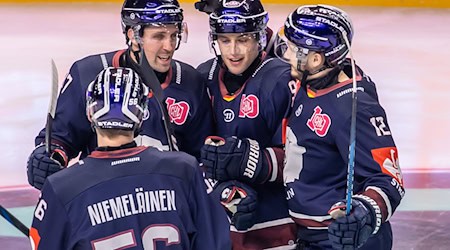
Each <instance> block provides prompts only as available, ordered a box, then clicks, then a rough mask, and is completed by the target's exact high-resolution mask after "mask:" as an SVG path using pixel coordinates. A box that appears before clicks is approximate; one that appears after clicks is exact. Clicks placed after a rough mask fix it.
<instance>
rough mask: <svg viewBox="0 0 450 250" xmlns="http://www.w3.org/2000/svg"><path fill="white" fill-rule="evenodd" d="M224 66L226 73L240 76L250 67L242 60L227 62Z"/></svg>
mask: <svg viewBox="0 0 450 250" xmlns="http://www.w3.org/2000/svg"><path fill="white" fill-rule="evenodd" d="M226 66H227V68H228V71H230V73H232V74H234V75H240V74H242V73H244V71H245V70H246V69H247V68H248V67H249V66H250V65H249V64H248V63H246V62H245V61H244V60H242V61H240V62H231V61H230V62H228V63H226Z"/></svg>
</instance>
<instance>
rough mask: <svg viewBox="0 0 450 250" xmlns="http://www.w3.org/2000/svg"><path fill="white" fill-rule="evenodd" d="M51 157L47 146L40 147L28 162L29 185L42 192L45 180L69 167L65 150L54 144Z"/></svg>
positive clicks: (41, 145)
mask: <svg viewBox="0 0 450 250" xmlns="http://www.w3.org/2000/svg"><path fill="white" fill-rule="evenodd" d="M51 150H52V154H51V156H49V155H48V153H47V152H46V151H45V144H40V145H38V146H37V147H36V148H35V149H34V150H33V152H32V153H31V155H30V157H29V158H28V162H27V175H28V183H30V185H32V186H34V187H35V188H37V189H39V190H41V188H42V186H43V185H44V182H45V179H47V177H48V176H50V175H51V174H54V173H56V172H58V171H59V170H61V169H63V168H64V167H66V166H67V163H68V158H67V154H66V152H65V151H64V149H63V148H62V147H60V146H58V145H55V144H52V146H51Z"/></svg>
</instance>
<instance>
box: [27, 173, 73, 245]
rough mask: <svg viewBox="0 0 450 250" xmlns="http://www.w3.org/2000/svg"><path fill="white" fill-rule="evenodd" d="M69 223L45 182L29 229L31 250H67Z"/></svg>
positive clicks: (49, 185)
mask: <svg viewBox="0 0 450 250" xmlns="http://www.w3.org/2000/svg"><path fill="white" fill-rule="evenodd" d="M70 233H71V231H70V223H69V220H68V216H67V214H66V210H65V209H64V206H63V205H62V204H61V202H60V200H59V199H58V197H57V196H56V195H55V193H54V191H53V188H52V186H51V184H50V183H49V182H48V181H47V182H46V183H45V184H44V187H43V189H42V193H41V197H40V199H39V202H38V204H37V206H36V209H35V210H34V217H33V222H32V225H31V228H30V241H31V245H32V249H36V250H40V249H45V250H60V249H68V248H69V247H68V245H67V242H69V240H70Z"/></svg>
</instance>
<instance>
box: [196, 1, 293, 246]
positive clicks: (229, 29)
mask: <svg viewBox="0 0 450 250" xmlns="http://www.w3.org/2000/svg"><path fill="white" fill-rule="evenodd" d="M220 4H221V5H220V6H219V7H218V8H216V9H215V11H214V12H213V13H211V14H210V17H209V20H210V29H211V31H210V41H211V48H212V49H213V50H214V52H215V53H216V55H217V57H216V58H213V59H211V60H208V61H207V62H205V63H203V64H201V65H200V66H199V67H198V70H199V72H201V73H202V75H203V77H204V78H205V80H206V81H207V83H208V84H207V85H208V89H209V92H210V94H211V98H212V103H213V112H214V117H215V121H216V126H217V135H218V136H219V137H221V138H217V137H216V138H210V139H208V140H207V141H208V143H207V144H206V145H205V146H204V147H203V148H202V154H201V161H202V163H203V166H204V168H205V172H206V176H207V177H209V178H212V179H215V180H218V181H219V184H216V186H215V188H214V191H213V193H218V194H220V197H221V198H222V203H223V204H224V206H225V207H227V208H228V209H229V210H230V212H231V213H232V214H230V215H232V216H231V222H232V226H231V237H232V241H233V249H234V250H239V249H266V248H276V249H292V248H293V244H294V243H295V238H296V234H295V232H296V229H295V224H294V223H293V221H292V220H291V219H290V218H289V214H288V209H287V203H286V198H285V191H284V187H283V184H282V179H281V178H277V170H278V168H279V167H281V166H282V163H283V158H284V152H283V150H282V145H283V143H282V123H283V118H285V115H286V114H287V113H288V110H289V109H290V104H291V101H292V96H293V94H292V90H294V88H293V87H294V86H295V82H294V81H291V76H290V72H289V65H288V64H286V63H283V62H282V61H281V60H279V59H278V58H269V57H267V55H266V53H265V52H264V51H263V48H265V45H266V41H267V40H266V32H265V28H266V25H267V21H268V15H267V12H266V11H265V10H264V8H263V6H262V5H261V3H260V1H259V0H240V1H226V0H225V1H221V2H220ZM216 47H218V49H217V48H216ZM219 52H220V55H218V54H219ZM290 87H291V88H292V89H291V88H290ZM223 138H224V139H223ZM256 167H258V171H259V172H258V173H256V172H254V171H253V170H254V169H255V168H256ZM260 167H261V168H262V170H259V168H260ZM269 171H271V173H272V172H273V173H274V174H273V175H272V174H270V175H269V174H268V173H269ZM213 184H214V183H213Z"/></svg>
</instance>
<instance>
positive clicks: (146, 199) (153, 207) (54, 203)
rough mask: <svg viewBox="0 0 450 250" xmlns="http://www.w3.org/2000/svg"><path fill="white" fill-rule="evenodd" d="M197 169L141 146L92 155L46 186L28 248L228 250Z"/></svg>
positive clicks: (218, 212) (224, 223) (225, 226)
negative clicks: (30, 245) (32, 246)
mask: <svg viewBox="0 0 450 250" xmlns="http://www.w3.org/2000/svg"><path fill="white" fill-rule="evenodd" d="M228 232H229V223H228V219H227V217H226V214H225V212H224V211H223V208H222V207H221V206H220V205H219V204H218V203H217V202H214V201H213V200H212V199H211V198H210V197H208V195H207V194H206V186H205V184H204V182H203V178H202V175H201V171H200V168H199V167H198V162H197V161H196V160H195V158H194V157H192V156H190V155H188V154H186V153H183V152H161V151H159V150H157V149H155V148H148V147H144V146H140V147H134V148H128V149H121V150H115V151H94V152H93V153H92V154H91V155H90V156H88V157H86V158H85V159H84V160H81V161H80V162H79V163H77V164H75V165H74V166H72V167H70V168H67V169H64V170H62V171H60V172H58V173H56V174H54V175H52V176H50V177H49V178H48V179H47V181H46V182H45V184H44V187H43V189H42V195H41V198H40V200H39V202H38V204H37V207H36V210H35V212H34V218H33V223H32V227H31V229H30V235H31V242H32V243H31V244H32V245H34V247H35V248H34V249H45V250H62V249H96V250H102V249H105V250H106V249H108V250H109V249H198V250H201V249H204V250H211V249H220V250H221V249H223V250H228V249H231V241H230V237H229V234H228Z"/></svg>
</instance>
